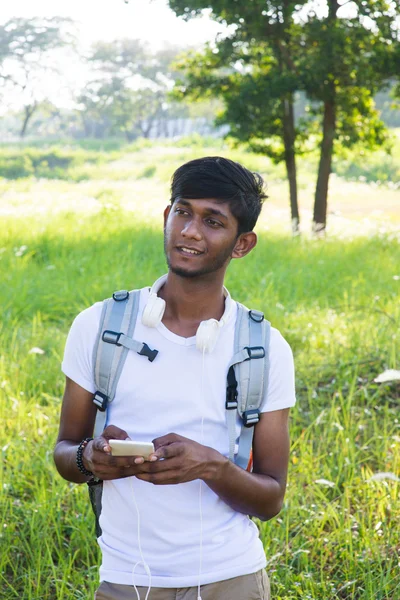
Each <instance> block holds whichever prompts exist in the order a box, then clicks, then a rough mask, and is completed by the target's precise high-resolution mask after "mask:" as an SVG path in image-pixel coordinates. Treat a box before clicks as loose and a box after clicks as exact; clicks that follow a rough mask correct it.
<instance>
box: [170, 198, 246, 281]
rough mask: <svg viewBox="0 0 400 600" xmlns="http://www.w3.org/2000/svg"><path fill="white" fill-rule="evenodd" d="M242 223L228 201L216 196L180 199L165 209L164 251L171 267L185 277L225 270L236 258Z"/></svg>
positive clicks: (174, 271)
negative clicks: (233, 212) (224, 201)
mask: <svg viewBox="0 0 400 600" xmlns="http://www.w3.org/2000/svg"><path fill="white" fill-rule="evenodd" d="M237 230H238V222H237V219H236V218H235V217H234V216H233V214H232V213H231V210H230V207H229V204H228V203H223V204H222V203H221V202H217V201H216V200H213V199H212V198H205V199H200V200H186V199H183V198H181V199H178V200H175V202H174V203H173V204H172V205H171V206H168V207H167V208H166V209H165V213H164V251H165V256H166V259H167V263H168V267H169V269H170V270H171V271H172V272H173V273H175V274H177V275H180V276H181V277H198V276H201V275H206V274H209V273H214V272H216V271H218V270H220V269H223V270H224V271H225V269H226V267H227V265H228V263H229V261H230V259H231V258H232V257H233V255H234V254H235V253H234V250H235V246H236V243H237V240H238V237H237Z"/></svg>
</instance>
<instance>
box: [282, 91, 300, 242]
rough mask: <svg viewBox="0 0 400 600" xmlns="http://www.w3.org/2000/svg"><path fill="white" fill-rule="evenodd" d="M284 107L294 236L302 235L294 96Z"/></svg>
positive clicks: (286, 162) (284, 136) (286, 99)
mask: <svg viewBox="0 0 400 600" xmlns="http://www.w3.org/2000/svg"><path fill="white" fill-rule="evenodd" d="M282 105H283V143H284V147H285V164H286V172H287V176H288V180H289V193H290V212H291V219H292V234H293V235H294V236H295V235H300V214H299V205H298V199H297V170H296V156H295V148H294V143H295V139H296V133H295V127H294V110H293V96H292V95H290V96H289V97H287V98H284V99H283V101H282Z"/></svg>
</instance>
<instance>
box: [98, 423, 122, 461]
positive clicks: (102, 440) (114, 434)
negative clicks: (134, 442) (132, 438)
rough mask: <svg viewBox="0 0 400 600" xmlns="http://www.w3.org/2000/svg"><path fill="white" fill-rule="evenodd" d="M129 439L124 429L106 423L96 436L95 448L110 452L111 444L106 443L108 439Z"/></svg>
mask: <svg viewBox="0 0 400 600" xmlns="http://www.w3.org/2000/svg"><path fill="white" fill-rule="evenodd" d="M126 439H129V436H128V434H127V433H126V431H125V430H124V429H121V428H120V427H117V426H116V425H107V427H106V428H105V429H104V431H103V433H102V434H101V436H99V438H98V443H97V444H96V449H97V450H100V451H103V452H107V454H110V453H111V446H110V444H109V443H108V441H109V440H126Z"/></svg>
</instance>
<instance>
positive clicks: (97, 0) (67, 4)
mask: <svg viewBox="0 0 400 600" xmlns="http://www.w3.org/2000/svg"><path fill="white" fill-rule="evenodd" d="M34 16H42V17H54V16H62V17H71V18H72V19H74V20H75V21H77V22H78V23H79V33H80V36H79V37H80V41H81V43H82V45H83V46H89V45H90V44H91V43H92V42H94V41H96V40H100V39H101V40H113V39H116V38H118V37H130V38H137V39H143V40H146V41H148V42H149V43H150V44H151V45H152V46H153V47H154V48H155V49H157V48H159V47H160V46H162V44H163V42H165V41H166V42H170V43H174V44H178V45H189V44H200V43H202V42H205V41H207V40H210V39H213V38H214V37H215V35H216V34H217V33H218V32H219V31H221V30H222V29H223V27H222V26H221V25H218V24H217V23H215V22H213V21H212V20H211V19H210V18H208V17H204V18H200V19H192V20H191V21H189V22H185V21H184V20H183V19H181V18H178V17H176V15H175V14H174V13H173V11H172V10H170V9H169V8H168V3H167V0H128V3H126V2H124V0H12V2H4V1H3V2H1V3H0V23H4V22H5V21H7V20H8V19H10V18H13V17H25V18H29V17H34Z"/></svg>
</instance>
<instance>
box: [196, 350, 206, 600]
mask: <svg viewBox="0 0 400 600" xmlns="http://www.w3.org/2000/svg"><path fill="white" fill-rule="evenodd" d="M204 355H205V347H204V348H203V352H202V361H201V385H200V393H201V407H202V411H201V438H200V443H201V444H203V442H204ZM202 483H203V482H202V480H201V479H199V512H200V553H199V554H200V556H199V579H198V585H197V600H202V598H201V593H200V580H201V571H202V568H203V504H202V489H203V488H202Z"/></svg>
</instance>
